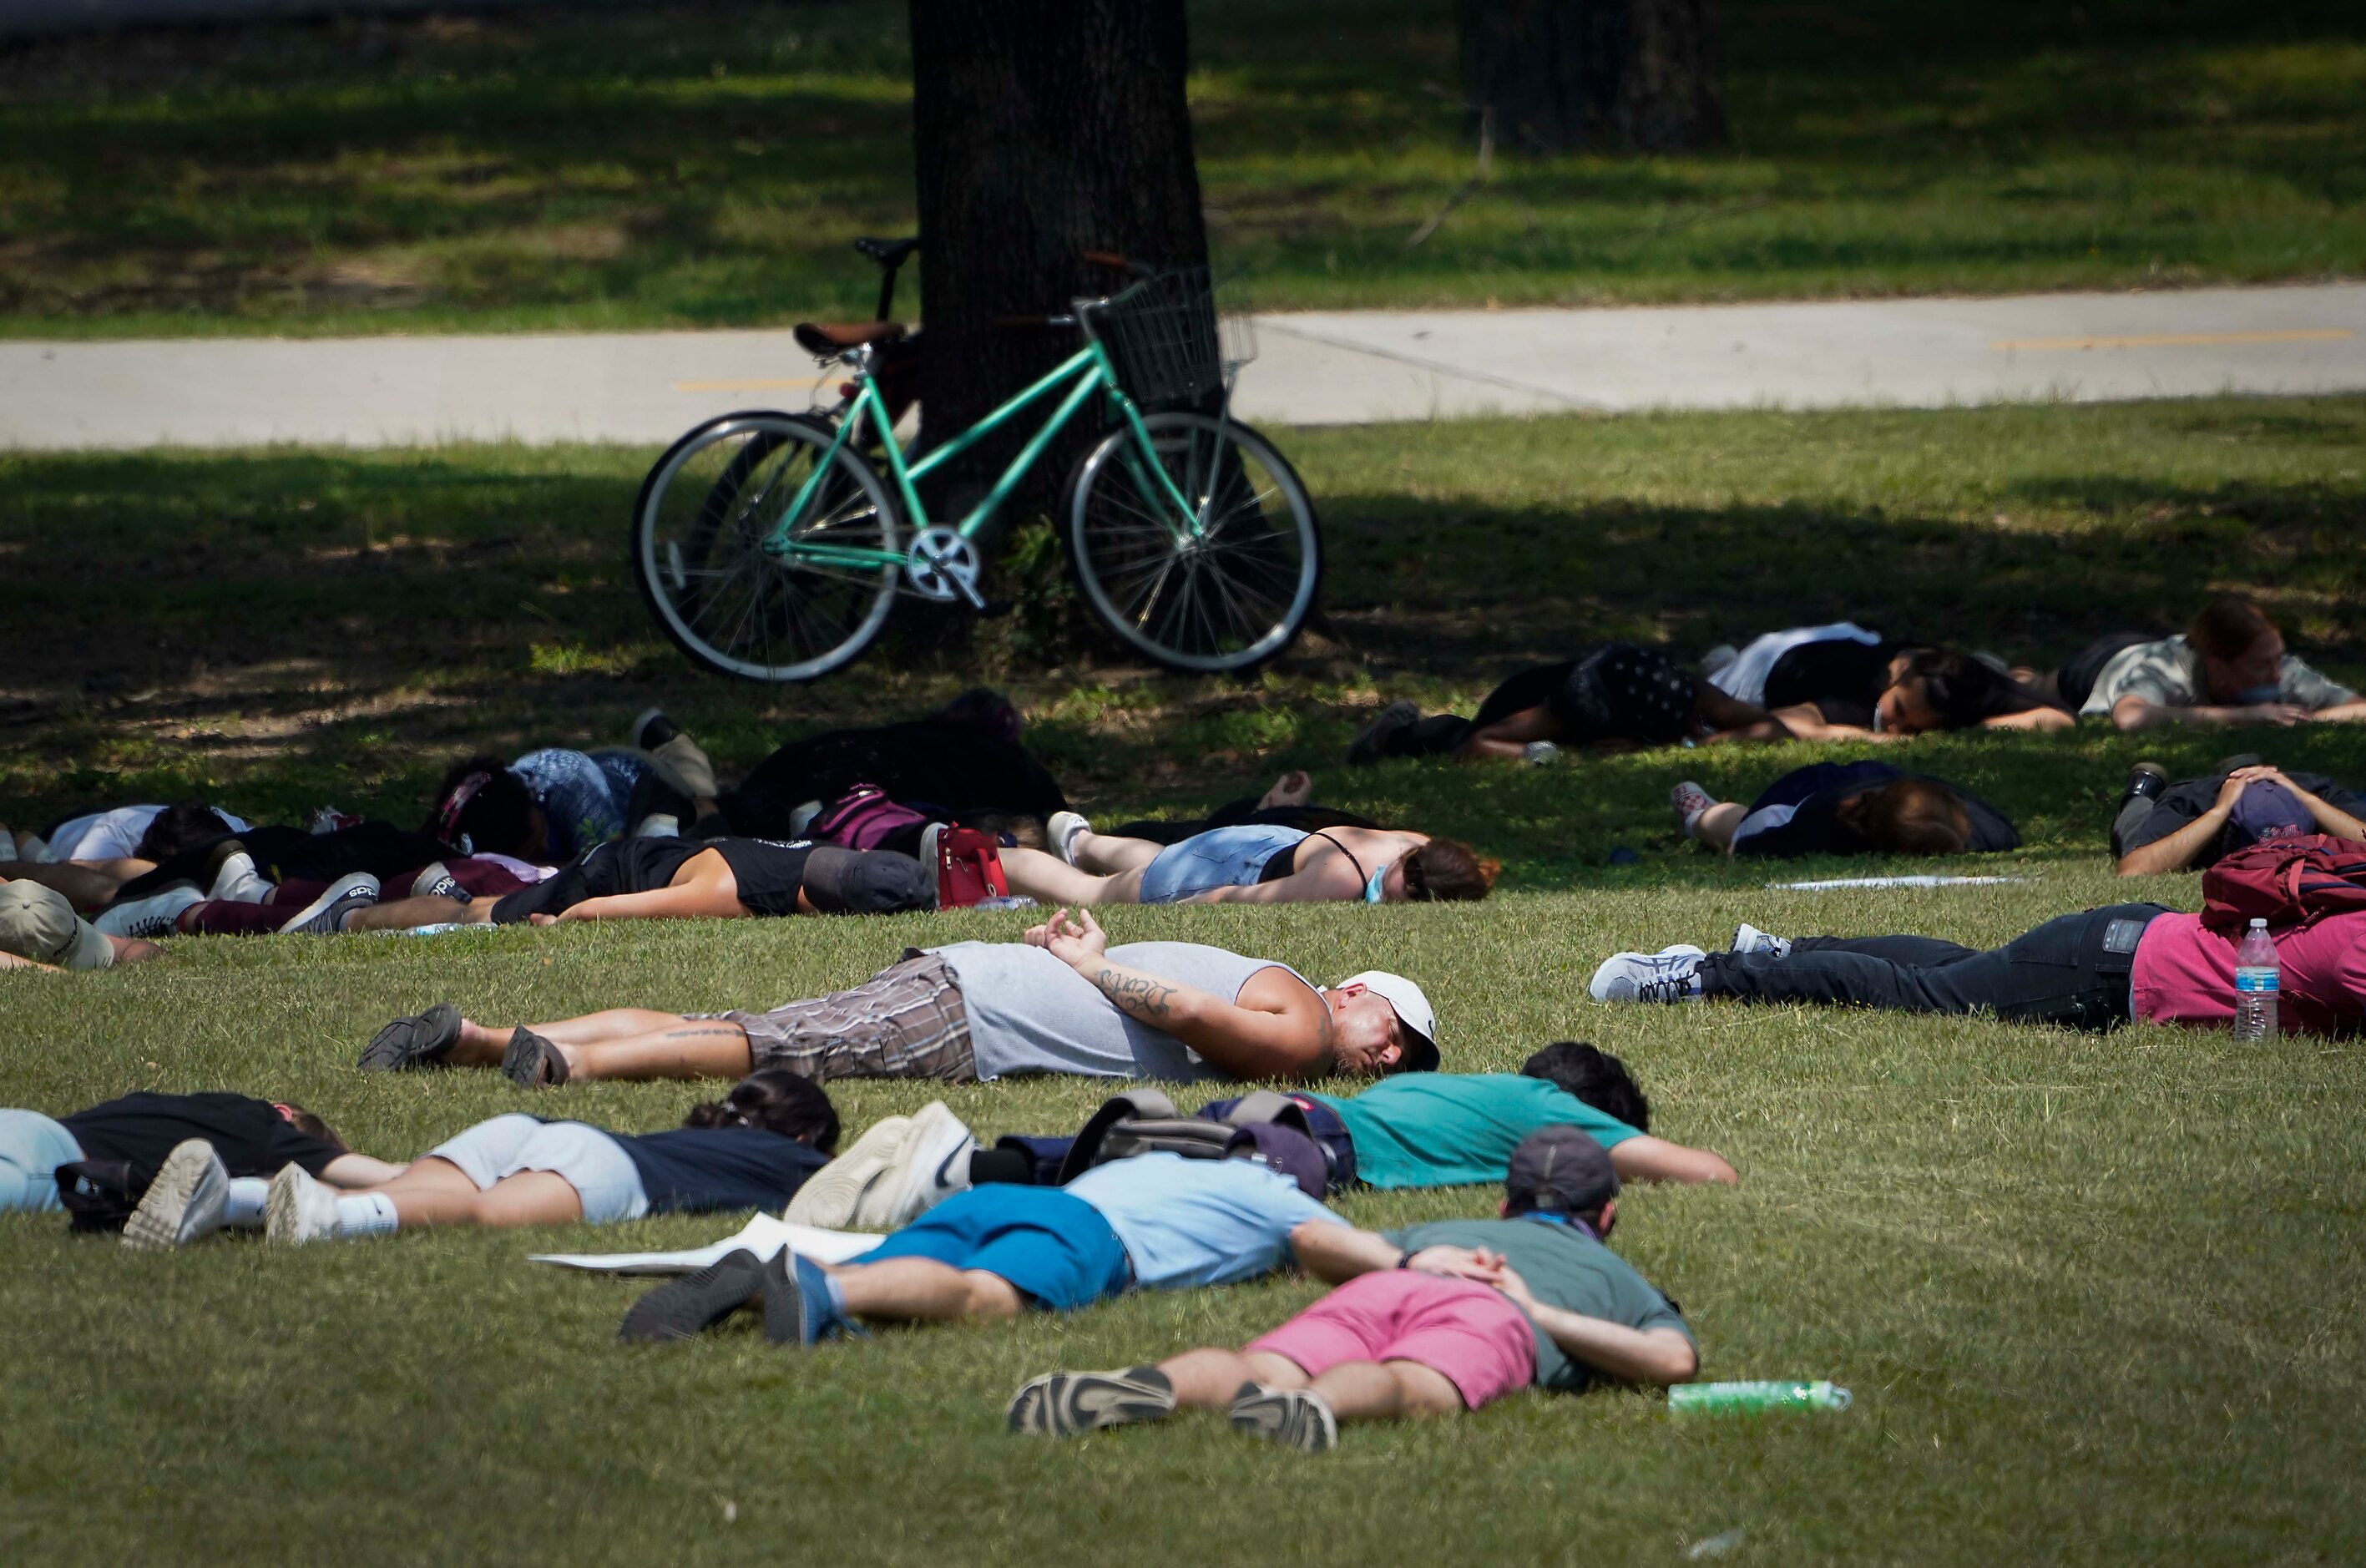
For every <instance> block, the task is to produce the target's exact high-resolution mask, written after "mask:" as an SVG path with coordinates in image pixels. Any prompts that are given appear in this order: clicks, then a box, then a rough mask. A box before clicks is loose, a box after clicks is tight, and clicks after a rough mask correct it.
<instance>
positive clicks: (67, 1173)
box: [57, 1159, 147, 1231]
mask: <svg viewBox="0 0 2366 1568" xmlns="http://www.w3.org/2000/svg"><path fill="white" fill-rule="evenodd" d="M57 1175H58V1201H59V1203H61V1204H62V1205H63V1206H64V1208H65V1212H66V1215H67V1217H68V1219H69V1220H70V1221H71V1222H72V1228H73V1229H75V1230H78V1231H119V1230H121V1229H122V1228H123V1227H124V1226H125V1225H127V1224H130V1223H131V1213H132V1211H133V1210H135V1209H137V1208H139V1207H140V1200H141V1197H142V1196H143V1195H145V1193H146V1191H147V1187H146V1184H145V1183H143V1182H142V1181H141V1179H140V1178H139V1174H138V1172H136V1171H134V1170H133V1169H132V1168H131V1162H130V1160H125V1159H78V1160H75V1161H74V1162H73V1164H71V1165H62V1166H60V1167H58V1172H57Z"/></svg>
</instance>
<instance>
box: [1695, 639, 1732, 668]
mask: <svg viewBox="0 0 2366 1568" xmlns="http://www.w3.org/2000/svg"><path fill="white" fill-rule="evenodd" d="M1739 658H1741V649H1738V648H1736V647H1734V646H1733V644H1731V643H1729V642H1721V643H1718V645H1717V646H1716V647H1715V648H1712V649H1709V650H1708V651H1707V653H1704V654H1702V655H1701V661H1700V672H1701V673H1702V674H1703V675H1715V674H1716V673H1717V672H1718V671H1720V670H1722V669H1724V668H1725V667H1726V666H1727V665H1729V664H1730V663H1732V662H1733V661H1734V660H1737V659H1739Z"/></svg>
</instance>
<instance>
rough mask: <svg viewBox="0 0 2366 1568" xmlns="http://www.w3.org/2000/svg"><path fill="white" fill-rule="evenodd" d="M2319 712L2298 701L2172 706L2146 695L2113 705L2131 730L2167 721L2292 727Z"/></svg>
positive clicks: (2124, 726)
mask: <svg viewBox="0 0 2366 1568" xmlns="http://www.w3.org/2000/svg"><path fill="white" fill-rule="evenodd" d="M2315 716H2316V715H2314V714H2311V713H2310V712H2309V711H2308V710H2307V709H2306V708H2304V707H2302V706H2301V705H2298V704H2297V703H2246V704H2244V705H2241V706H2239V707H2221V706H2217V705H2213V704H2207V703H2203V704H2197V705H2194V706H2192V707H2169V706H2167V705H2163V704H2160V703H2156V702H2153V701H2152V700H2150V699H2149V698H2146V697H2122V698H2121V699H2120V700H2119V701H2118V702H2115V703H2113V705H2112V722H2113V724H2114V725H2117V726H2118V727H2119V728H2122V729H2124V730H2128V731H2131V732H2134V731H2136V730H2142V729H2158V728H2161V726H2163V725H2167V724H2207V725H2225V724H2273V725H2280V726H2282V727H2283V728H2291V727H2292V726H2293V725H2295V724H2306V723H2307V722H2308V721H2309V720H2310V719H2311V718H2313V717H2315Z"/></svg>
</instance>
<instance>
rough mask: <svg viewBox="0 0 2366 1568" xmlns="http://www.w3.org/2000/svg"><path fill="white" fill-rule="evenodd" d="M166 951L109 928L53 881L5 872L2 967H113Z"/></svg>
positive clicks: (0, 903) (0, 901)
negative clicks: (81, 910) (88, 916)
mask: <svg viewBox="0 0 2366 1568" xmlns="http://www.w3.org/2000/svg"><path fill="white" fill-rule="evenodd" d="M163 951H164V950H163V948H161V947H158V946H157V945H156V944H155V943H154V942H147V941H143V940H141V939H139V938H134V937H120V936H108V935H107V934H105V933H104V932H102V931H99V930H98V929H97V928H96V927H94V926H93V925H92V924H91V923H90V922H89V921H88V920H85V919H83V918H82V917H81V916H80V915H77V914H75V913H74V907H73V902H72V901H71V900H69V899H68V898H67V897H66V896H65V895H64V894H62V893H61V892H59V891H58V890H57V889H56V888H54V887H51V886H45V885H44V884H41V883H39V882H26V881H17V880H12V879H9V878H5V877H0V969H47V970H50V971H51V972H55V971H57V970H61V969H111V968H113V967H114V966H115V965H116V964H137V963H140V962H141V961H142V960H145V959H150V958H155V957H159V956H161V955H162V954H163Z"/></svg>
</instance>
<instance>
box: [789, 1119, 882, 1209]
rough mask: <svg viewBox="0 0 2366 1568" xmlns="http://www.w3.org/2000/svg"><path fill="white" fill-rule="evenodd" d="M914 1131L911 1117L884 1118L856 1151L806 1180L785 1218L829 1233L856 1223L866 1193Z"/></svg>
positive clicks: (859, 1142) (856, 1143)
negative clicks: (856, 1215) (857, 1211)
mask: <svg viewBox="0 0 2366 1568" xmlns="http://www.w3.org/2000/svg"><path fill="white" fill-rule="evenodd" d="M911 1130H912V1119H911V1118H910V1117H909V1116H888V1117H883V1118H882V1119H881V1120H880V1121H879V1122H878V1123H877V1124H876V1125H874V1126H873V1128H872V1129H871V1130H870V1131H869V1132H867V1133H865V1134H862V1136H861V1137H859V1138H857V1139H855V1140H854V1146H853V1147H852V1148H851V1149H849V1150H847V1151H846V1152H845V1153H844V1154H842V1155H840V1156H838V1157H837V1158H836V1159H834V1160H832V1161H830V1162H829V1163H828V1165H826V1166H823V1167H822V1168H820V1169H819V1170H817V1171H815V1172H814V1173H813V1174H812V1175H811V1176H808V1177H806V1182H805V1185H804V1186H802V1187H800V1188H798V1189H797V1190H796V1193H795V1195H794V1197H792V1198H791V1199H790V1200H789V1206H788V1209H787V1211H786V1212H785V1213H783V1215H782V1216H781V1217H782V1218H783V1219H785V1220H787V1221H788V1222H789V1224H793V1225H813V1226H816V1227H817V1228H818V1229H821V1230H826V1231H842V1230H845V1229H846V1228H847V1227H849V1226H850V1225H851V1224H854V1215H855V1211H856V1210H858V1209H860V1208H861V1207H862V1199H863V1196H864V1194H866V1193H867V1192H869V1191H870V1190H871V1189H872V1187H873V1184H874V1183H876V1182H877V1181H878V1180H879V1179H880V1177H881V1176H883V1175H884V1174H885V1172H886V1169H887V1167H888V1165H889V1164H890V1163H891V1162H892V1161H893V1160H894V1159H895V1157H896V1154H897V1153H898V1152H899V1151H900V1150H901V1149H902V1148H903V1146H904V1138H905V1134H907V1133H909V1132H910V1131H911Z"/></svg>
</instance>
